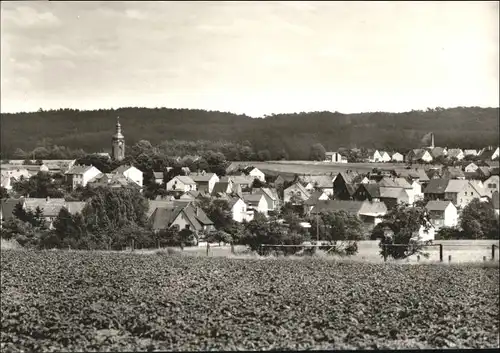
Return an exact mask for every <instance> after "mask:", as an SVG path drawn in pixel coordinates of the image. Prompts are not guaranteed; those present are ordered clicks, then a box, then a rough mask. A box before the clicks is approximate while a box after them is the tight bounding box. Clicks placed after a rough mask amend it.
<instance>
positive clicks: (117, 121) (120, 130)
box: [116, 117, 122, 134]
mask: <svg viewBox="0 0 500 353" xmlns="http://www.w3.org/2000/svg"><path fill="white" fill-rule="evenodd" d="M121 132H122V126H121V125H120V117H117V118H116V133H117V134H120V133H121Z"/></svg>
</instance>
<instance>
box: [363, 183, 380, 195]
mask: <svg viewBox="0 0 500 353" xmlns="http://www.w3.org/2000/svg"><path fill="white" fill-rule="evenodd" d="M360 188H364V189H365V191H366V192H367V193H368V195H370V196H371V197H372V198H380V185H378V184H360V185H359V187H358V190H359V189H360Z"/></svg>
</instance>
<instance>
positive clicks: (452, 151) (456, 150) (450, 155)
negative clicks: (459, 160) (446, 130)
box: [447, 148, 464, 158]
mask: <svg viewBox="0 0 500 353" xmlns="http://www.w3.org/2000/svg"><path fill="white" fill-rule="evenodd" d="M463 153H464V152H463V151H462V150H461V149H460V148H452V149H449V150H448V153H447V155H448V158H453V157H455V158H456V157H458V156H459V155H460V154H463Z"/></svg>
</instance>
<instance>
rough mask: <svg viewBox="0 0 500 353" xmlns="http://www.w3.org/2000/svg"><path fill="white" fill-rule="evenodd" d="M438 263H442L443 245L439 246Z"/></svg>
mask: <svg viewBox="0 0 500 353" xmlns="http://www.w3.org/2000/svg"><path fill="white" fill-rule="evenodd" d="M439 262H443V244H439Z"/></svg>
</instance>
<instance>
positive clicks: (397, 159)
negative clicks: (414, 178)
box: [391, 152, 405, 163]
mask: <svg viewBox="0 0 500 353" xmlns="http://www.w3.org/2000/svg"><path fill="white" fill-rule="evenodd" d="M404 160H405V156H403V155H402V154H401V153H399V152H394V153H393V154H392V155H391V161H393V162H397V163H401V162H404Z"/></svg>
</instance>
